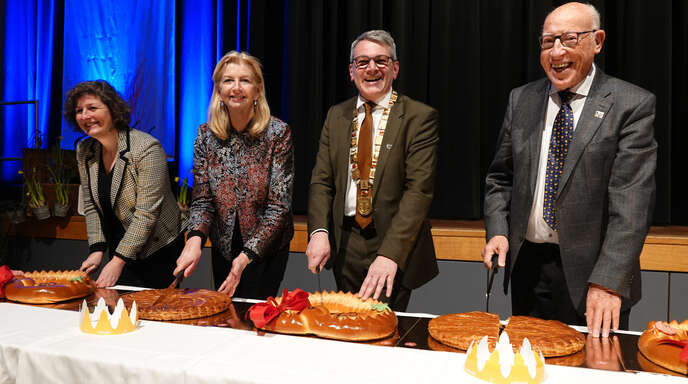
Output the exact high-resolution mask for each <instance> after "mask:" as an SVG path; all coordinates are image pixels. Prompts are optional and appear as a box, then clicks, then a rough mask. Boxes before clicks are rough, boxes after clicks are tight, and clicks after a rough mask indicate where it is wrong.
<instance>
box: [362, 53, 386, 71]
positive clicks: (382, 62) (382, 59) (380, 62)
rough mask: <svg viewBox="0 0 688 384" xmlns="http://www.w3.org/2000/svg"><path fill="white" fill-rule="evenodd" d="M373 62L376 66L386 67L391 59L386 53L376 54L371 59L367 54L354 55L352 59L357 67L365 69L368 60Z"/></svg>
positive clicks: (368, 62)
mask: <svg viewBox="0 0 688 384" xmlns="http://www.w3.org/2000/svg"><path fill="white" fill-rule="evenodd" d="M371 60H372V61H373V62H375V65H376V66H377V67H378V68H386V67H387V66H388V65H389V63H390V62H391V61H393V59H392V58H391V57H389V56H387V55H377V56H375V57H373V58H372V59H371V58H370V57H368V56H356V57H354V60H353V61H352V63H353V64H354V66H355V67H356V68H357V69H366V68H368V64H370V61H371Z"/></svg>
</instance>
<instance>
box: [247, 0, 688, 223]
mask: <svg viewBox="0 0 688 384" xmlns="http://www.w3.org/2000/svg"><path fill="white" fill-rule="evenodd" d="M250 3H251V26H250V36H251V39H250V44H249V45H250V46H249V50H250V51H251V53H253V54H254V55H256V56H258V57H259V58H261V59H262V60H263V64H264V67H265V72H266V86H267V93H268V94H267V96H268V100H269V102H270V105H271V108H272V110H273V114H274V115H277V116H279V117H281V118H283V119H284V120H286V121H287V122H288V123H289V124H291V126H292V128H293V130H294V143H295V146H296V167H297V168H296V170H297V174H296V186H295V191H294V210H295V211H296V213H305V212H306V209H307V196H308V183H309V179H310V172H311V169H312V168H313V165H314V162H315V155H316V152H317V148H318V146H317V143H318V138H319V135H320V130H321V127H322V123H323V121H324V118H325V114H326V113H327V109H328V108H329V107H330V106H331V105H333V104H335V103H338V102H341V101H343V100H345V99H347V98H349V97H352V96H354V95H355V94H356V90H355V88H354V87H353V86H352V84H351V83H350V82H349V76H348V61H349V49H350V44H351V41H352V40H353V39H354V38H355V37H356V36H357V35H358V34H360V33H361V32H363V31H365V30H368V29H378V28H382V29H386V30H388V31H390V32H391V33H392V35H393V36H394V38H395V40H396V44H397V53H398V56H399V60H400V63H401V68H400V73H399V78H398V79H397V81H396V82H395V84H394V87H395V89H397V90H398V91H400V92H402V93H404V94H407V95H409V96H410V97H412V98H414V99H417V100H420V101H423V102H425V103H427V104H429V105H431V106H433V107H434V108H436V109H438V110H439V112H440V135H441V136H440V142H441V143H440V154H439V165H438V173H437V184H436V189H435V191H436V193H435V200H434V203H433V206H432V210H431V216H432V217H433V218H441V219H480V218H481V217H482V199H483V189H484V177H485V172H486V169H487V166H488V165H489V162H490V161H491V159H492V156H493V154H494V150H495V145H496V140H497V134H498V132H499V129H500V126H501V121H502V118H503V114H504V110H505V108H506V102H507V97H508V94H509V91H510V90H511V89H512V88H514V87H516V86H519V85H522V84H525V83H527V82H529V81H532V80H535V79H538V78H540V77H543V76H544V74H543V72H542V69H541V67H540V63H539V48H538V44H537V37H538V36H539V34H540V31H541V28H542V23H543V21H544V18H545V16H546V15H547V13H548V12H549V11H551V10H552V9H553V8H554V7H556V6H558V5H560V4H562V3H564V2H562V1H540V0H522V1H502V0H473V1H453V0H436V1H412V0H388V1H385V0H342V1H337V0H330V1H321V0H288V1H282V2H275V1H269V0H253V1H251V2H250ZM592 3H593V4H594V5H595V6H596V7H597V9H598V10H599V11H600V13H601V14H602V27H603V28H604V29H605V30H606V32H607V40H606V42H605V45H604V48H603V51H602V53H601V54H600V55H598V57H597V59H596V63H597V65H598V66H599V67H600V68H602V70H604V71H605V72H607V73H608V74H610V75H612V76H616V77H619V78H621V79H624V80H627V81H629V82H632V83H635V84H637V85H640V86H642V87H644V88H646V89H648V90H650V91H652V92H653V93H655V95H656V96H657V115H656V121H655V130H656V139H657V141H658V143H659V156H658V164H657V203H656V209H655V224H669V223H671V224H688V198H685V197H684V194H685V193H684V192H683V190H684V187H685V186H686V185H687V184H688V183H687V182H686V178H685V177H684V176H683V173H684V170H683V168H684V167H685V166H686V165H688V162H686V161H685V160H684V159H683V157H682V156H681V155H682V153H681V152H682V147H679V145H681V143H684V142H686V139H688V137H687V136H688V133H686V129H685V128H684V127H683V126H682V125H683V124H682V122H683V119H682V118H681V117H682V116H680V115H677V114H679V113H681V112H683V110H684V109H685V105H686V102H687V101H688V95H687V94H686V86H687V85H688V83H687V80H686V73H685V72H686V69H688V62H687V61H688V60H687V50H688V34H687V25H688V9H687V8H688V7H687V6H686V4H685V3H684V2H683V1H682V0H675V1H670V0H664V1H654V2H646V1H644V0H628V1H593V2H592ZM672 121H676V122H677V124H676V125H675V126H674V124H672ZM672 149H675V150H674V151H672Z"/></svg>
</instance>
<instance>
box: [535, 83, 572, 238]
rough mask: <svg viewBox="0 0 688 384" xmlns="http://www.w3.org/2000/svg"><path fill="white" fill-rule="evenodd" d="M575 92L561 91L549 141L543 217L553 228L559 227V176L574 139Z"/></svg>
mask: <svg viewBox="0 0 688 384" xmlns="http://www.w3.org/2000/svg"><path fill="white" fill-rule="evenodd" d="M571 96H573V93H571V92H569V91H561V92H559V98H560V99H561V108H559V113H557V117H556V118H555V119H554V125H552V140H551V141H550V143H549V154H548V155H547V174H546V176H545V201H544V204H543V210H542V218H543V219H545V222H546V223H547V224H548V225H549V226H550V227H551V228H552V229H553V230H555V231H556V230H557V229H558V228H559V223H558V222H557V216H556V209H555V207H554V201H555V200H556V199H557V188H558V187H559V177H560V176H561V174H562V173H563V172H564V162H565V161H566V155H567V154H568V153H569V144H570V143H571V140H572V139H573V110H572V109H571V105H569V100H570V99H571Z"/></svg>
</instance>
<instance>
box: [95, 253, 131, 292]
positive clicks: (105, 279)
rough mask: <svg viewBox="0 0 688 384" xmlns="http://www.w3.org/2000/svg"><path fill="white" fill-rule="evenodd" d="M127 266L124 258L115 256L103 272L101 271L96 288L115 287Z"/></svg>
mask: <svg viewBox="0 0 688 384" xmlns="http://www.w3.org/2000/svg"><path fill="white" fill-rule="evenodd" d="M125 264H126V263H125V262H124V260H123V259H122V258H120V257H118V256H114V257H113V258H112V260H110V261H108V263H107V264H105V266H104V267H103V270H102V271H100V276H98V281H96V287H98V288H107V287H112V286H113V285H115V284H116V283H117V280H119V277H120V276H121V275H122V269H124V265H125Z"/></svg>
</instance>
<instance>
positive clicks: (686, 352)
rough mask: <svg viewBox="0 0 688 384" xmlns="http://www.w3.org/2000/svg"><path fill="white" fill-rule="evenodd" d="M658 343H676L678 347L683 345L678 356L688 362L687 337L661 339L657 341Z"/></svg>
mask: <svg viewBox="0 0 688 384" xmlns="http://www.w3.org/2000/svg"><path fill="white" fill-rule="evenodd" d="M659 344H673V345H678V346H679V347H683V350H682V351H681V354H679V355H678V357H679V358H681V360H683V361H685V362H686V363H688V339H686V340H672V339H662V340H660V341H659Z"/></svg>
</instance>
